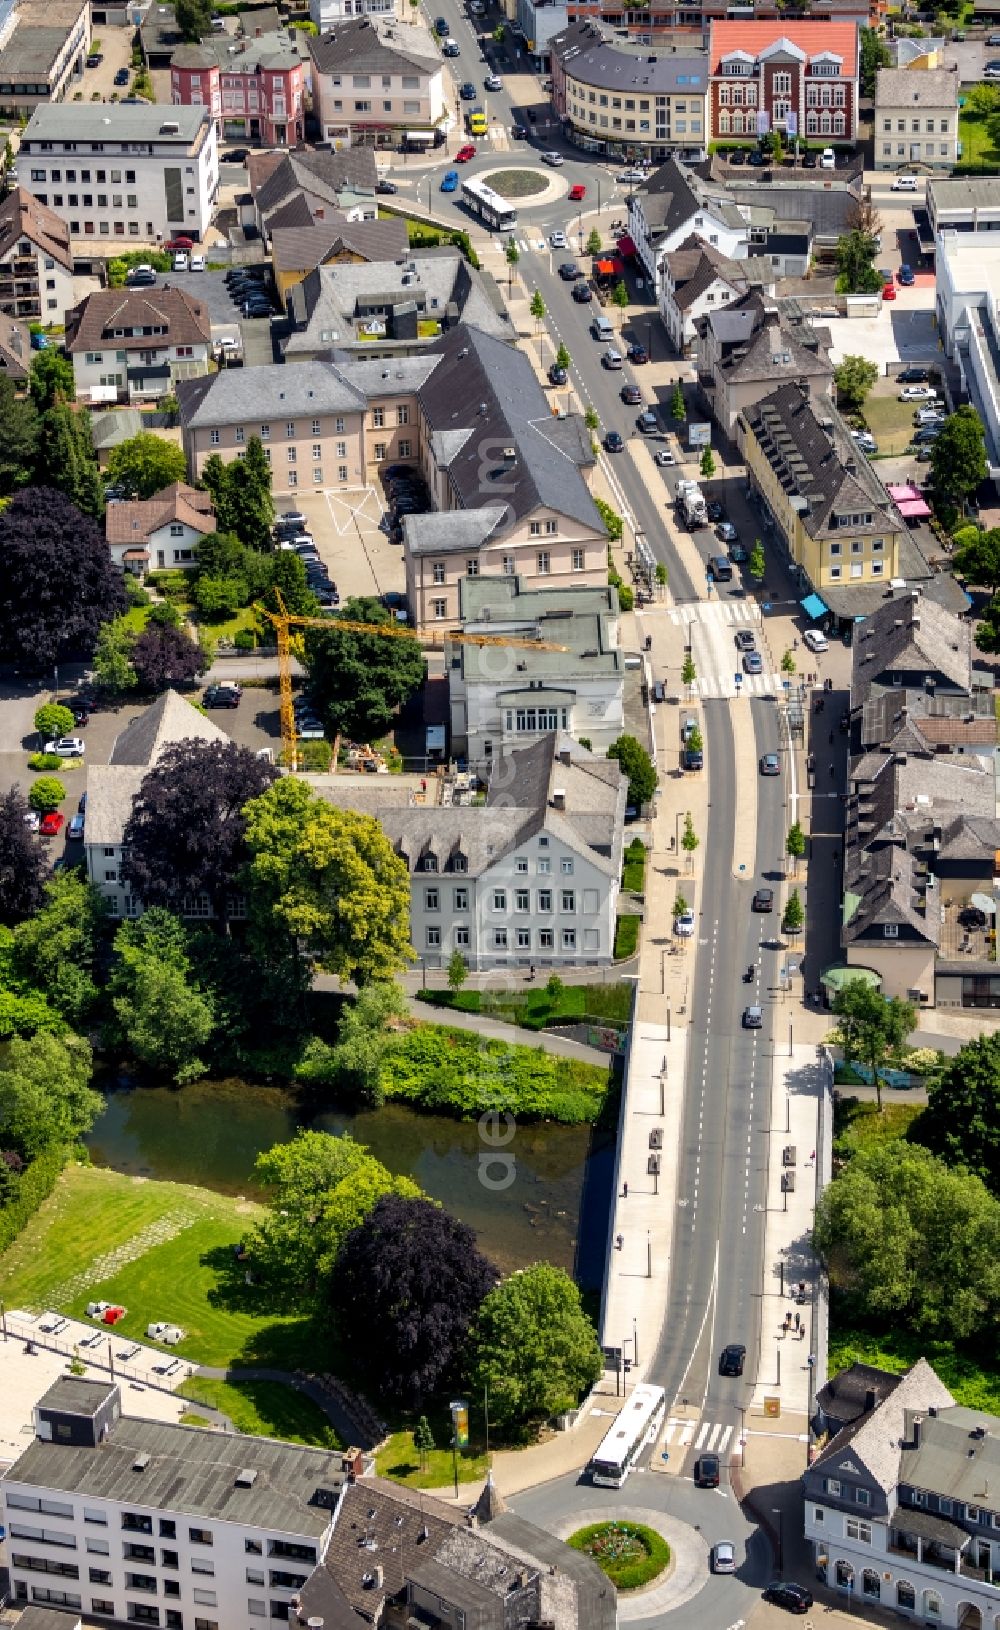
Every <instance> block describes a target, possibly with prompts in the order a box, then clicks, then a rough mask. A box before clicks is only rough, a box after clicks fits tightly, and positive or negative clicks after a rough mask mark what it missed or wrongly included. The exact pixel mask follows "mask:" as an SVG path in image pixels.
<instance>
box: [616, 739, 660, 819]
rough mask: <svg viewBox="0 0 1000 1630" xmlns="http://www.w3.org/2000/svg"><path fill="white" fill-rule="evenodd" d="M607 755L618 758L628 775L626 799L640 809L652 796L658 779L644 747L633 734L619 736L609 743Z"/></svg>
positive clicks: (624, 772) (623, 770)
mask: <svg viewBox="0 0 1000 1630" xmlns="http://www.w3.org/2000/svg"><path fill="white" fill-rule="evenodd" d="M607 756H608V758H614V759H617V760H618V763H619V764H620V766H621V769H622V772H623V774H624V775H626V776H627V777H628V801H629V803H630V804H631V805H633V806H634V807H635V808H636V809H641V808H642V806H643V804H647V803H648V802H649V800H650V799H651V798H652V796H653V794H654V792H655V791H656V787H657V783H658V781H659V776H658V775H657V773H656V770H655V769H654V767H653V761H652V759H651V758H650V756H649V754H648V753H647V752H646V749H645V747H643V745H642V743H641V742H639V741H637V740H636V738H635V736H619V737H618V740H617V741H614V742H612V743H611V746H610V747H609V748H608V753H607Z"/></svg>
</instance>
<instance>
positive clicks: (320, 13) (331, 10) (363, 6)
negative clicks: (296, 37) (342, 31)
mask: <svg viewBox="0 0 1000 1630" xmlns="http://www.w3.org/2000/svg"><path fill="white" fill-rule="evenodd" d="M407 10H409V8H408V7H407ZM402 12H403V7H402V5H401V3H400V0H309V16H310V17H311V18H312V20H313V22H314V23H315V24H316V27H317V28H318V29H319V31H320V33H321V34H325V33H326V31H327V29H328V28H332V27H333V25H334V23H339V22H343V21H344V19H345V18H348V17H385V18H389V19H390V20H391V19H392V18H395V19H396V20H397V22H402V21H403V15H402Z"/></svg>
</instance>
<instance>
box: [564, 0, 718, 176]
mask: <svg viewBox="0 0 1000 1630" xmlns="http://www.w3.org/2000/svg"><path fill="white" fill-rule="evenodd" d="M548 50H549V53H550V65H551V70H552V101H553V105H554V107H555V110H556V112H557V114H558V115H559V117H560V119H562V120H563V121H564V123H565V127H566V128H567V130H568V131H569V132H570V133H571V134H572V136H573V137H574V139H575V140H576V141H577V142H578V143H579V144H580V145H581V146H582V147H584V148H589V149H590V150H591V151H593V152H604V151H610V150H611V149H612V148H613V150H614V151H615V152H616V153H623V154H625V155H626V156H634V157H640V156H641V157H648V158H654V159H662V158H666V157H667V156H668V155H669V154H670V153H672V152H681V153H685V154H688V155H691V156H694V157H698V158H700V157H701V156H702V153H703V150H704V147H705V143H706V140H707V137H706V135H705V130H706V125H705V109H706V98H707V90H708V57H707V54H706V53H705V52H704V51H699V50H697V49H696V47H695V45H694V43H693V41H692V44H691V45H690V46H689V45H687V44H686V43H685V44H682V45H680V46H678V45H674V44H672V43H670V42H669V41H658V42H657V44H656V46H655V48H654V49H652V50H651V49H650V47H649V46H648V45H640V44H632V43H631V42H629V41H627V40H623V39H622V38H621V37H620V35H619V34H617V33H616V32H613V31H612V30H610V29H605V28H603V27H602V26H601V25H600V23H598V22H596V21H594V20H592V19H589V18H588V19H585V20H583V21H580V22H572V23H569V24H568V25H567V26H566V27H565V28H563V29H561V30H560V32H559V33H558V34H554V35H553V36H552V37H551V39H550V40H549V41H548ZM601 98H603V99H604V100H603V101H602V100H601Z"/></svg>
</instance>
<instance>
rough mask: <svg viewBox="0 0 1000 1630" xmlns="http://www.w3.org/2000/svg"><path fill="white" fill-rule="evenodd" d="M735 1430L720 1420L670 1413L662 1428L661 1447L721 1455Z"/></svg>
mask: <svg viewBox="0 0 1000 1630" xmlns="http://www.w3.org/2000/svg"><path fill="white" fill-rule="evenodd" d="M735 1430H736V1428H735V1427H734V1426H726V1425H725V1424H724V1423H723V1422H722V1421H703V1420H694V1421H689V1420H685V1419H684V1418H682V1417H681V1416H679V1415H671V1416H670V1418H669V1420H668V1421H667V1424H666V1426H665V1427H664V1429H663V1439H662V1447H663V1448H665V1449H674V1450H678V1449H679V1450H685V1449H691V1450H693V1451H694V1452H695V1453H696V1454H698V1453H705V1454H714V1455H719V1456H722V1455H724V1454H725V1452H726V1450H727V1449H728V1447H729V1444H730V1441H731V1439H732V1436H733V1433H734V1432H735Z"/></svg>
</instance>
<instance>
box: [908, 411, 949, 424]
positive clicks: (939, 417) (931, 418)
mask: <svg viewBox="0 0 1000 1630" xmlns="http://www.w3.org/2000/svg"><path fill="white" fill-rule="evenodd" d="M947 417H948V415H947V413H946V412H945V410H944V408H941V407H925V408H917V411H916V413H914V415H913V419H914V423H915V424H920V425H925V424H944V422H945V420H946V419H947Z"/></svg>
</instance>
